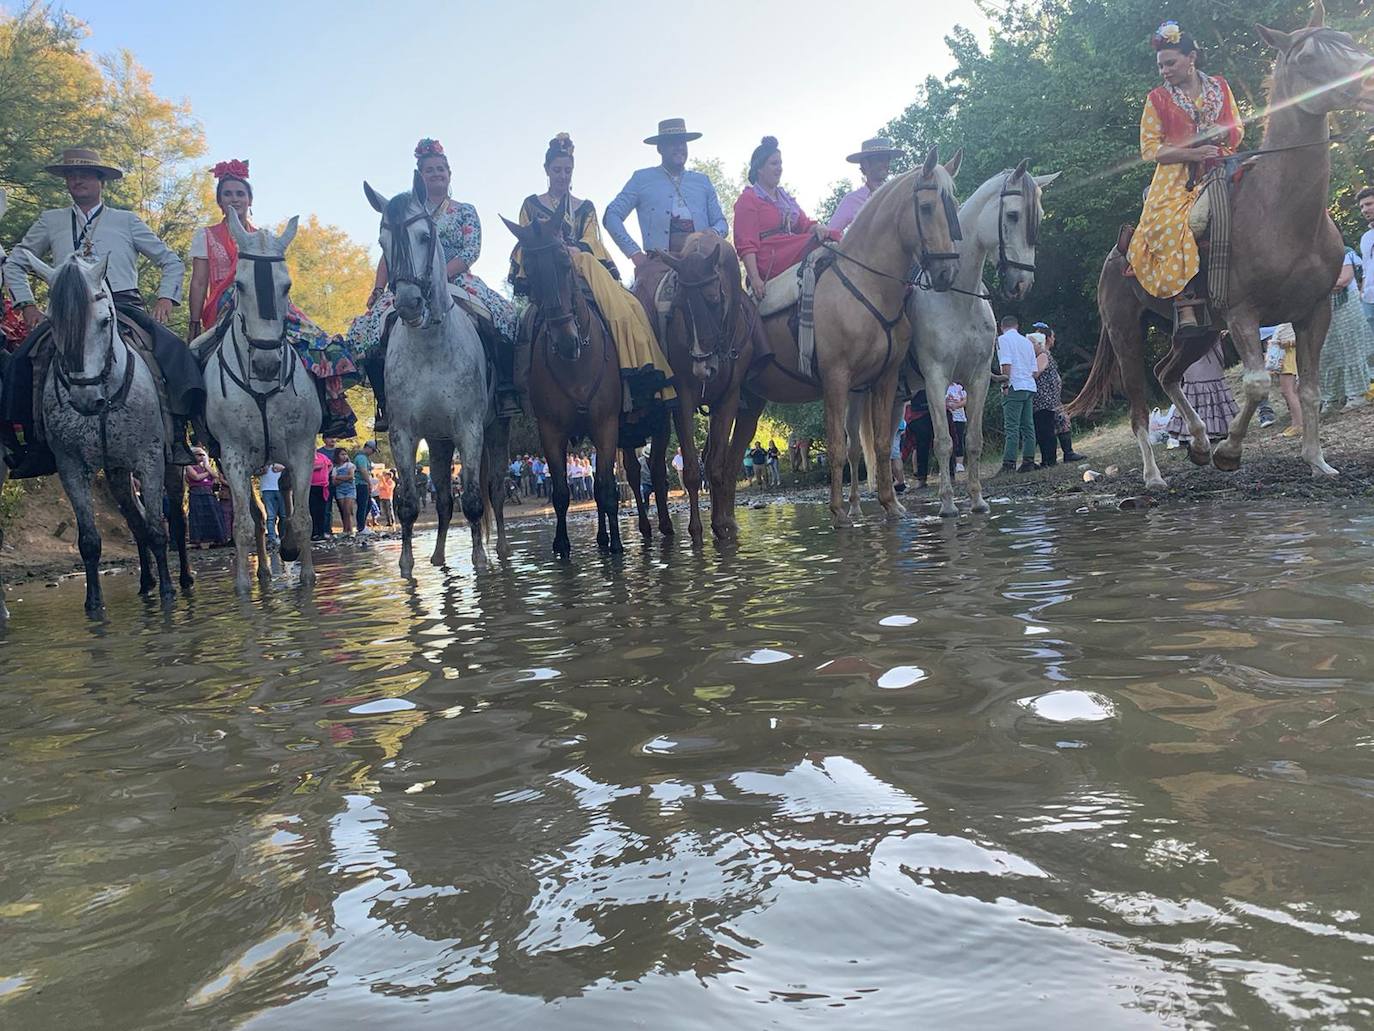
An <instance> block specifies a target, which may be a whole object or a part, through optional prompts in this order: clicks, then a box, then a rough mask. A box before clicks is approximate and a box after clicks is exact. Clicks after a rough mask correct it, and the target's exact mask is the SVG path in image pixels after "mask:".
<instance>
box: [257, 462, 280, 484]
mask: <svg viewBox="0 0 1374 1031" xmlns="http://www.w3.org/2000/svg"><path fill="white" fill-rule="evenodd" d="M258 489H259V490H281V470H280V469H273V468H272V467H271V466H270V465H269V466H268V467H267V468H266V469H264V470H263V471H262V477H261V479H260V480H259V481H258Z"/></svg>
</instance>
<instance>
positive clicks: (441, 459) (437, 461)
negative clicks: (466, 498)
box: [429, 440, 467, 566]
mask: <svg viewBox="0 0 1374 1031" xmlns="http://www.w3.org/2000/svg"><path fill="white" fill-rule="evenodd" d="M463 473H464V475H465V476H466V474H467V468H466V467H464V469H463ZM429 478H430V482H432V483H433V484H434V512H435V514H436V515H437V516H438V517H439V529H438V532H437V533H436V535H435V538H434V554H432V555H430V557H429V564H430V565H432V566H442V565H443V564H444V548H445V546H446V545H447V543H448V524H449V523H450V522H452V521H453V441H451V440H431V441H430V442H429Z"/></svg>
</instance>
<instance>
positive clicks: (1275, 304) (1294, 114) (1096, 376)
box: [1069, 2, 1374, 489]
mask: <svg viewBox="0 0 1374 1031" xmlns="http://www.w3.org/2000/svg"><path fill="white" fill-rule="evenodd" d="M1325 20H1326V12H1325V9H1324V8H1323V7H1322V5H1321V3H1320V2H1318V3H1315V4H1314V5H1313V13H1312V18H1311V21H1310V22H1309V23H1308V25H1307V26H1306V27H1304V28H1301V29H1298V30H1297V31H1294V32H1281V31H1279V30H1277V29H1270V28H1266V27H1265V26H1262V25H1257V26H1256V27H1255V30H1256V32H1258V33H1259V36H1260V38H1261V39H1263V40H1264V41H1265V42H1266V43H1267V44H1268V45H1269V46H1271V47H1272V48H1273V49H1275V50H1276V51H1278V56H1277V58H1276V59H1275V62H1274V70H1273V75H1272V76H1271V79H1270V83H1271V85H1270V89H1269V116H1268V124H1267V126H1266V127H1265V132H1264V139H1263V141H1262V142H1261V144H1260V147H1259V149H1258V150H1257V151H1255V152H1253V154H1252V155H1250V159H1249V160H1248V161H1247V164H1251V167H1250V168H1249V170H1248V171H1247V172H1246V174H1245V176H1244V178H1243V179H1242V180H1241V182H1240V183H1239V184H1238V185H1236V186H1234V187H1233V188H1232V197H1233V203H1232V211H1231V225H1232V227H1233V229H1232V237H1231V264H1230V274H1229V276H1228V277H1227V284H1228V286H1227V292H1226V296H1227V307H1226V309H1225V310H1222V311H1218V312H1217V313H1216V314H1217V315H1218V318H1219V319H1220V320H1221V321H1223V322H1224V323H1225V326H1226V329H1227V330H1228V331H1229V332H1230V336H1231V341H1232V342H1233V343H1234V344H1235V345H1236V349H1237V351H1239V352H1240V356H1241V360H1242V362H1243V364H1244V367H1245V373H1244V385H1245V400H1244V404H1243V405H1242V406H1241V410H1240V412H1239V413H1238V414H1237V415H1236V417H1235V418H1234V419H1233V420H1231V424H1230V426H1229V427H1227V430H1228V432H1227V436H1226V439H1225V440H1224V441H1223V442H1222V443H1221V444H1219V445H1218V446H1217V447H1216V448H1215V449H1213V448H1212V446H1211V444H1210V442H1209V441H1208V439H1207V431H1206V427H1205V426H1204V424H1203V422H1202V420H1201V418H1199V416H1198V414H1197V412H1196V411H1194V410H1193V406H1192V405H1191V404H1189V403H1188V399H1187V398H1186V397H1185V396H1184V394H1183V390H1182V386H1181V380H1182V377H1183V373H1184V371H1185V370H1186V369H1187V368H1188V367H1189V366H1190V365H1192V364H1193V362H1195V361H1196V360H1197V359H1198V358H1200V357H1201V356H1202V355H1204V354H1205V353H1206V352H1207V351H1208V350H1209V349H1211V347H1212V346H1213V345H1214V343H1215V342H1216V338H1217V332H1216V331H1215V330H1212V331H1208V332H1200V333H1195V334H1191V335H1178V336H1175V337H1174V338H1173V340H1172V341H1171V345H1170V349H1169V353H1168V354H1167V355H1165V357H1164V358H1163V359H1162V360H1161V361H1160V362H1159V363H1158V364H1156V365H1155V368H1154V372H1155V376H1156V377H1157V378H1158V379H1159V382H1160V385H1161V386H1162V387H1163V388H1164V391H1165V393H1166V394H1168V395H1169V398H1170V399H1171V400H1172V401H1173V403H1174V404H1175V405H1176V406H1177V407H1178V410H1179V412H1180V413H1182V416H1183V420H1184V422H1185V423H1186V424H1187V426H1188V432H1189V433H1190V435H1191V437H1192V440H1191V442H1190V443H1189V445H1188V457H1189V458H1190V459H1191V460H1192V461H1193V462H1194V463H1196V464H1197V465H1207V464H1208V463H1209V462H1210V463H1211V464H1212V465H1214V466H1216V468H1218V469H1221V470H1224V471H1227V472H1232V471H1234V470H1236V469H1237V468H1239V466H1240V455H1241V446H1242V444H1243V443H1244V440H1245V434H1246V430H1247V429H1248V427H1249V425H1250V420H1251V418H1252V417H1253V416H1254V414H1255V409H1256V408H1258V407H1259V405H1260V403H1261V402H1262V401H1263V400H1264V399H1265V398H1266V397H1267V396H1268V392H1269V383H1270V377H1269V373H1268V372H1266V371H1265V369H1264V364H1263V358H1262V348H1261V346H1260V341H1259V327H1260V326H1261V325H1264V324H1274V323H1281V322H1291V323H1292V324H1293V330H1294V333H1295V335H1296V337H1297V356H1296V357H1297V364H1298V381H1299V387H1298V391H1299V397H1300V401H1301V407H1302V423H1303V434H1302V449H1301V454H1302V457H1303V458H1304V459H1305V460H1306V461H1307V463H1308V465H1309V466H1310V467H1311V469H1312V475H1313V476H1314V477H1321V476H1336V475H1338V473H1337V470H1335V469H1333V468H1332V467H1331V466H1330V465H1328V464H1327V462H1326V459H1325V458H1324V457H1323V455H1322V449H1321V443H1320V442H1319V440H1318V439H1317V432H1318V420H1319V418H1320V416H1319V407H1318V396H1317V395H1318V373H1317V368H1318V363H1319V360H1320V355H1321V346H1322V343H1323V341H1324V340H1325V339H1326V331H1327V328H1328V326H1329V325H1330V322H1331V305H1330V303H1329V298H1330V295H1331V286H1332V284H1333V283H1335V281H1336V275H1337V273H1338V272H1339V270H1340V264H1341V255H1342V253H1343V252H1344V244H1343V243H1342V240H1341V234H1340V231H1339V230H1338V229H1337V228H1336V226H1335V224H1334V223H1333V222H1332V221H1331V217H1330V215H1329V214H1328V212H1327V203H1328V192H1329V190H1330V186H1331V156H1330V153H1329V150H1328V147H1329V131H1328V120H1329V115H1330V114H1331V112H1333V111H1340V110H1358V111H1363V112H1374V55H1371V54H1370V53H1369V52H1368V51H1366V50H1363V49H1361V48H1360V47H1359V46H1357V45H1356V44H1355V42H1354V40H1353V39H1352V38H1351V37H1350V36H1349V35H1347V34H1346V33H1344V32H1337V31H1336V30H1334V29H1330V28H1327V27H1326V26H1325ZM1242 156H1243V155H1242ZM1125 250H1126V248H1125V246H1124V242H1118V245H1117V246H1116V247H1115V248H1114V249H1113V250H1112V251H1111V252H1110V253H1109V254H1108V256H1107V259H1106V261H1105V262H1104V263H1103V266H1102V273H1101V275H1100V276H1099V278H1098V284H1097V305H1098V311H1099V312H1100V313H1101V316H1102V330H1101V332H1100V334H1099V336H1098V344H1097V353H1096V355H1095V357H1094V361H1093V365H1092V369H1091V371H1090V372H1089V374H1088V379H1087V381H1086V382H1085V383H1084V384H1083V389H1082V390H1081V391H1080V392H1079V394H1078V396H1077V397H1076V398H1074V400H1073V401H1072V402H1071V403H1070V405H1069V412H1070V413H1071V414H1075V415H1077V414H1086V413H1088V412H1092V411H1095V410H1097V409H1099V408H1101V406H1102V405H1103V404H1104V403H1105V402H1106V401H1107V400H1108V398H1109V397H1110V396H1111V394H1112V388H1113V380H1114V379H1115V378H1116V375H1117V374H1118V373H1119V374H1120V378H1121V382H1122V386H1123V388H1124V390H1125V393H1126V396H1127V398H1128V399H1129V401H1130V409H1131V429H1132V431H1133V432H1134V434H1135V437H1136V442H1137V443H1138V445H1139V447H1140V457H1141V461H1142V464H1143V475H1144V479H1145V484H1146V486H1147V487H1150V488H1152V489H1163V488H1165V487H1166V486H1167V484H1166V482H1165V480H1164V478H1163V477H1162V476H1161V475H1160V473H1159V466H1158V464H1156V462H1155V457H1154V453H1153V451H1152V449H1151V447H1150V438H1149V414H1148V412H1147V409H1146V405H1147V403H1148V402H1147V400H1146V388H1145V365H1144V354H1145V336H1146V330H1147V327H1148V326H1150V325H1155V326H1158V327H1160V328H1162V329H1164V330H1165V331H1166V332H1167V331H1168V328H1169V323H1168V321H1167V320H1168V313H1169V311H1170V310H1171V308H1172V305H1171V302H1169V301H1162V302H1157V303H1156V304H1147V303H1145V302H1144V301H1142V300H1141V299H1140V297H1139V296H1138V295H1137V293H1136V290H1135V288H1134V286H1133V281H1132V280H1131V279H1129V278H1127V276H1126V275H1125V272H1126V258H1125Z"/></svg>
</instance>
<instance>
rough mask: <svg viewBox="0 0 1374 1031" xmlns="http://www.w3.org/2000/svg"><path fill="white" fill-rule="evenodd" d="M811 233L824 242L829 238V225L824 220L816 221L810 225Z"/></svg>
mask: <svg viewBox="0 0 1374 1031" xmlns="http://www.w3.org/2000/svg"><path fill="white" fill-rule="evenodd" d="M811 235H812V236H814V237H815V238H816V239H817V240H820V241H822V242H824V241H826V240H828V239H830V227H829V226H828V225H826V224H825V223H824V222H817V223H816V224H815V225H813V226H812V227H811Z"/></svg>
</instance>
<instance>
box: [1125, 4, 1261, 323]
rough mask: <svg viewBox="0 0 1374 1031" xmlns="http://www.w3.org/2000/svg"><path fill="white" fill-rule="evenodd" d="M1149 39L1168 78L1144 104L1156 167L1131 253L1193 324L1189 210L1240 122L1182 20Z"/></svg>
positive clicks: (1147, 151) (1144, 142)
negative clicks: (1200, 61)
mask: <svg viewBox="0 0 1374 1031" xmlns="http://www.w3.org/2000/svg"><path fill="white" fill-rule="evenodd" d="M1151 44H1152V45H1153V46H1154V49H1155V54H1156V59H1155V60H1156V64H1157V65H1158V68H1159V74H1160V76H1161V77H1162V78H1163V79H1164V85H1162V86H1158V87H1156V88H1155V89H1153V90H1151V91H1150V95H1149V97H1148V98H1147V99H1146V101H1145V107H1144V110H1143V111H1142V112H1141V115H1140V156H1141V157H1142V158H1143V159H1144V160H1145V161H1153V162H1155V164H1156V165H1157V166H1158V167H1157V168H1156V169H1155V174H1154V178H1153V179H1152V180H1151V181H1150V189H1149V192H1148V193H1147V194H1146V196H1145V208H1144V210H1143V211H1142V212H1141V215H1140V225H1139V227H1138V228H1137V229H1136V231H1135V235H1134V236H1133V237H1132V238H1131V245H1130V249H1129V252H1128V254H1127V259H1128V260H1129V262H1130V264H1131V268H1132V269H1133V270H1134V271H1135V275H1136V278H1137V279H1139V280H1140V285H1141V286H1143V287H1144V288H1145V291H1146V292H1147V293H1149V294H1150V295H1152V296H1154V297H1159V298H1161V299H1165V300H1167V299H1170V298H1174V299H1175V300H1174V307H1175V312H1176V322H1177V325H1178V327H1179V328H1180V329H1188V328H1192V327H1196V326H1197V314H1196V311H1195V307H1196V306H1197V305H1198V304H1200V303H1204V301H1203V298H1205V291H1204V292H1203V296H1202V297H1199V296H1197V294H1196V293H1195V292H1194V291H1191V290H1189V284H1190V283H1192V280H1193V278H1194V277H1195V276H1196V275H1197V274H1198V269H1199V267H1200V264H1201V262H1200V258H1199V255H1198V247H1197V241H1196V240H1195V239H1194V238H1193V232H1192V229H1191V228H1190V227H1189V225H1188V214H1189V212H1190V211H1191V210H1192V207H1193V202H1194V201H1195V200H1196V199H1197V198H1198V195H1199V189H1198V187H1199V185H1200V184H1201V181H1202V177H1203V173H1205V172H1208V171H1211V170H1212V169H1213V168H1215V167H1216V166H1217V165H1218V164H1219V163H1220V162H1221V161H1222V160H1223V159H1224V158H1225V157H1226V156H1227V155H1229V154H1232V153H1234V152H1235V149H1236V147H1238V146H1239V145H1240V141H1241V136H1242V128H1241V125H1242V123H1241V118H1240V115H1239V113H1238V112H1237V111H1236V101H1235V98H1234V97H1233V96H1232V95H1231V87H1230V86H1228V85H1227V83H1226V80H1225V79H1223V78H1222V77H1221V76H1220V75H1215V76H1213V75H1205V74H1203V73H1202V72H1201V71H1199V70H1198V67H1197V59H1198V49H1197V44H1196V43H1194V42H1193V38H1192V37H1191V36H1190V35H1188V34H1187V33H1186V32H1183V31H1182V30H1181V29H1180V28H1179V26H1178V23H1177V22H1173V21H1166V22H1165V23H1164V24H1163V25H1161V26H1160V27H1159V28H1158V29H1157V30H1155V34H1154V36H1153V38H1152V39H1151Z"/></svg>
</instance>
